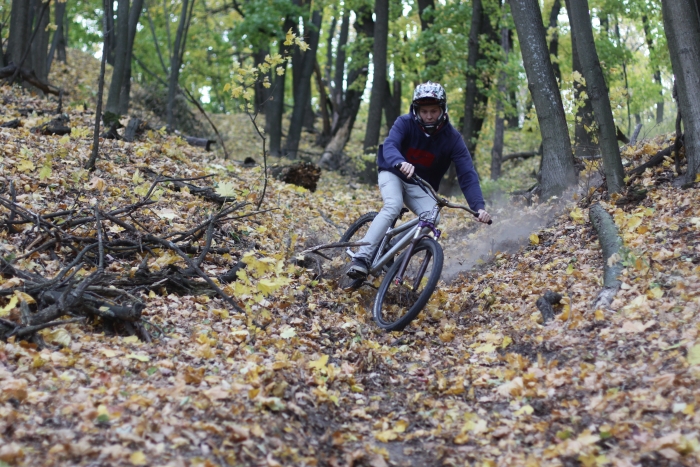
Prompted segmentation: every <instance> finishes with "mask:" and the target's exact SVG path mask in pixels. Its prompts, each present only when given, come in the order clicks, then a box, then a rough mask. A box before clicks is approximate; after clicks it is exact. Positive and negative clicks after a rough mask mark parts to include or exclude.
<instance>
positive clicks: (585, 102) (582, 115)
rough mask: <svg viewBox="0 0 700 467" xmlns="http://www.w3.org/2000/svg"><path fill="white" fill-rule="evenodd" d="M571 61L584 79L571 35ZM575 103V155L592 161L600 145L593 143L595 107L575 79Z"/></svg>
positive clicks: (567, 5) (575, 70)
mask: <svg viewBox="0 0 700 467" xmlns="http://www.w3.org/2000/svg"><path fill="white" fill-rule="evenodd" d="M569 1H570V0H566V11H567V12H569V11H571V8H570V7H569ZM571 60H572V69H573V70H574V73H578V75H579V76H581V77H583V68H582V67H581V61H580V60H579V58H578V51H577V47H576V38H575V37H574V36H573V34H572V35H571ZM574 101H575V102H576V103H577V104H576V117H575V120H576V123H575V124H574V154H575V156H576V158H577V159H591V158H593V156H595V155H596V153H597V152H598V144H597V143H596V142H595V141H593V128H594V127H595V120H594V118H593V106H592V105H591V99H590V97H588V92H587V91H586V85H585V84H584V83H583V80H577V79H574Z"/></svg>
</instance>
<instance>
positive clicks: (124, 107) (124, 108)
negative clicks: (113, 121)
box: [119, 0, 143, 115]
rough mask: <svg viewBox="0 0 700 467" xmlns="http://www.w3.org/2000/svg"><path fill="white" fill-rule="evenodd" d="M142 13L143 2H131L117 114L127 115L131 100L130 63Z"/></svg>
mask: <svg viewBox="0 0 700 467" xmlns="http://www.w3.org/2000/svg"><path fill="white" fill-rule="evenodd" d="M142 11H143V0H133V3H132V4H131V10H130V11H129V42H128V44H127V49H126V70H125V71H124V78H123V80H122V90H121V93H120V96H119V114H120V115H126V114H127V113H129V103H130V102H129V101H130V99H131V62H132V57H133V54H134V40H135V39H136V28H137V26H138V24H139V18H141V13H142Z"/></svg>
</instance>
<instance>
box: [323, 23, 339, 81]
mask: <svg viewBox="0 0 700 467" xmlns="http://www.w3.org/2000/svg"><path fill="white" fill-rule="evenodd" d="M337 13H338V12H337V11H334V12H333V20H332V21H331V27H330V30H329V31H328V41H327V42H326V66H325V67H324V79H325V81H326V84H327V85H328V87H329V88H331V92H332V86H331V76H332V73H333V39H335V29H336V26H337V24H338V16H337Z"/></svg>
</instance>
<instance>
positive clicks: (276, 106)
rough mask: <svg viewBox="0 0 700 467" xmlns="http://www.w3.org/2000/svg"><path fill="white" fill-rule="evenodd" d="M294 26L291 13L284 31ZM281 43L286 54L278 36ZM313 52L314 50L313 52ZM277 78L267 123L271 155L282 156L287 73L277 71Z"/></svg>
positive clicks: (283, 65)
mask: <svg viewBox="0 0 700 467" xmlns="http://www.w3.org/2000/svg"><path fill="white" fill-rule="evenodd" d="M292 27H294V19H293V18H292V16H291V15H289V16H287V18H286V19H285V20H284V27H283V28H282V31H284V32H286V31H289V28H292ZM277 42H278V43H279V54H280V55H282V56H284V55H285V54H286V53H287V51H288V47H287V46H285V45H284V39H283V37H282V38H278V39H277ZM312 53H313V52H312ZM280 66H282V67H284V68H286V67H287V62H284V63H283V64H282V65H280ZM274 76H275V79H274V82H273V84H272V92H271V98H270V103H269V104H268V106H267V110H266V112H265V125H266V127H267V131H268V135H269V142H270V155H271V156H277V157H281V156H282V116H283V114H284V84H285V79H286V77H287V73H283V74H282V75H281V76H280V75H278V74H277V73H276V72H275V75H274Z"/></svg>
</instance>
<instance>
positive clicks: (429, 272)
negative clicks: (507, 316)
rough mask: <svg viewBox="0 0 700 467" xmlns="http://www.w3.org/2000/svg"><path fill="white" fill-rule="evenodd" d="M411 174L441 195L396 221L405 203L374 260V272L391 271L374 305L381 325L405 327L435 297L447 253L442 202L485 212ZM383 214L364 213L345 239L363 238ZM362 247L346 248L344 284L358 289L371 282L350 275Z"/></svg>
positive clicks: (395, 328)
mask: <svg viewBox="0 0 700 467" xmlns="http://www.w3.org/2000/svg"><path fill="white" fill-rule="evenodd" d="M411 179H412V180H415V182H416V183H418V184H419V185H420V186H422V187H423V189H424V190H425V191H426V192H427V193H428V194H430V195H431V196H432V197H433V198H434V199H435V201H436V205H435V207H434V208H433V209H432V210H431V211H428V212H425V213H423V214H421V215H420V216H418V217H416V218H414V219H411V220H409V221H407V222H404V223H402V224H401V225H399V226H396V223H397V222H398V221H399V220H400V218H401V216H402V215H403V214H404V213H406V212H408V210H407V209H406V208H404V209H402V210H401V214H399V216H398V217H397V218H396V219H394V222H393V223H392V225H391V227H390V228H389V229H388V230H387V231H386V234H384V238H383V239H382V241H381V242H380V244H379V247H378V248H377V251H376V253H375V254H374V257H373V258H372V259H371V260H370V263H371V266H370V267H369V275H372V276H375V277H380V276H381V274H382V273H385V276H384V278H383V280H382V282H381V284H380V285H379V289H378V290H377V296H376V298H375V300H374V304H373V306H372V316H373V318H374V321H375V322H376V323H377V325H378V326H379V327H381V328H382V329H385V330H387V331H398V330H402V329H403V328H405V327H406V326H407V325H408V324H409V323H410V322H411V321H413V320H414V319H415V318H416V316H418V314H419V313H420V312H421V310H422V309H423V307H425V305H426V304H427V303H428V300H430V296H431V295H432V294H433V291H434V290H435V287H436V286H437V283H438V281H439V280H440V274H441V273H442V264H443V260H444V255H443V252H442V247H441V246H440V244H439V243H438V242H437V240H438V239H439V238H440V234H441V232H440V230H439V229H437V227H436V225H437V222H438V219H439V216H440V211H441V210H442V208H444V207H449V208H456V209H463V210H465V211H467V212H468V213H470V214H472V215H474V216H475V217H478V216H479V214H478V213H477V212H475V211H473V210H472V209H470V208H469V207H468V206H464V205H461V204H455V203H452V202H450V201H448V200H447V199H445V198H443V197H441V196H440V195H438V194H437V193H436V192H435V190H433V188H432V187H431V186H430V184H429V183H428V182H426V181H425V180H423V179H422V178H420V177H418V176H417V175H414V176H413V177H412V178H411ZM377 214H378V213H377V212H369V213H367V214H364V215H363V216H361V217H360V218H359V219H358V220H357V221H355V223H353V224H352V225H351V226H350V227H349V228H348V230H347V231H346V232H345V234H343V236H342V237H341V238H340V242H342V243H344V242H348V243H357V242H359V241H360V240H361V239H362V238H363V237H364V235H365V233H366V231H367V228H369V225H370V224H371V223H372V221H373V220H374V218H375V217H376V216H377ZM489 224H491V221H489ZM357 249H358V248H357V247H355V248H347V250H345V255H344V261H345V265H344V266H343V268H342V271H341V272H342V275H341V279H340V280H339V286H340V287H341V288H342V289H344V290H355V289H358V288H360V287H361V286H362V285H363V283H364V282H365V280H364V279H351V278H349V277H347V276H346V275H345V272H346V271H347V270H348V269H349V267H350V262H351V261H352V258H353V257H354V256H355V254H356V252H357ZM404 249H405V251H403V250H404Z"/></svg>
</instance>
